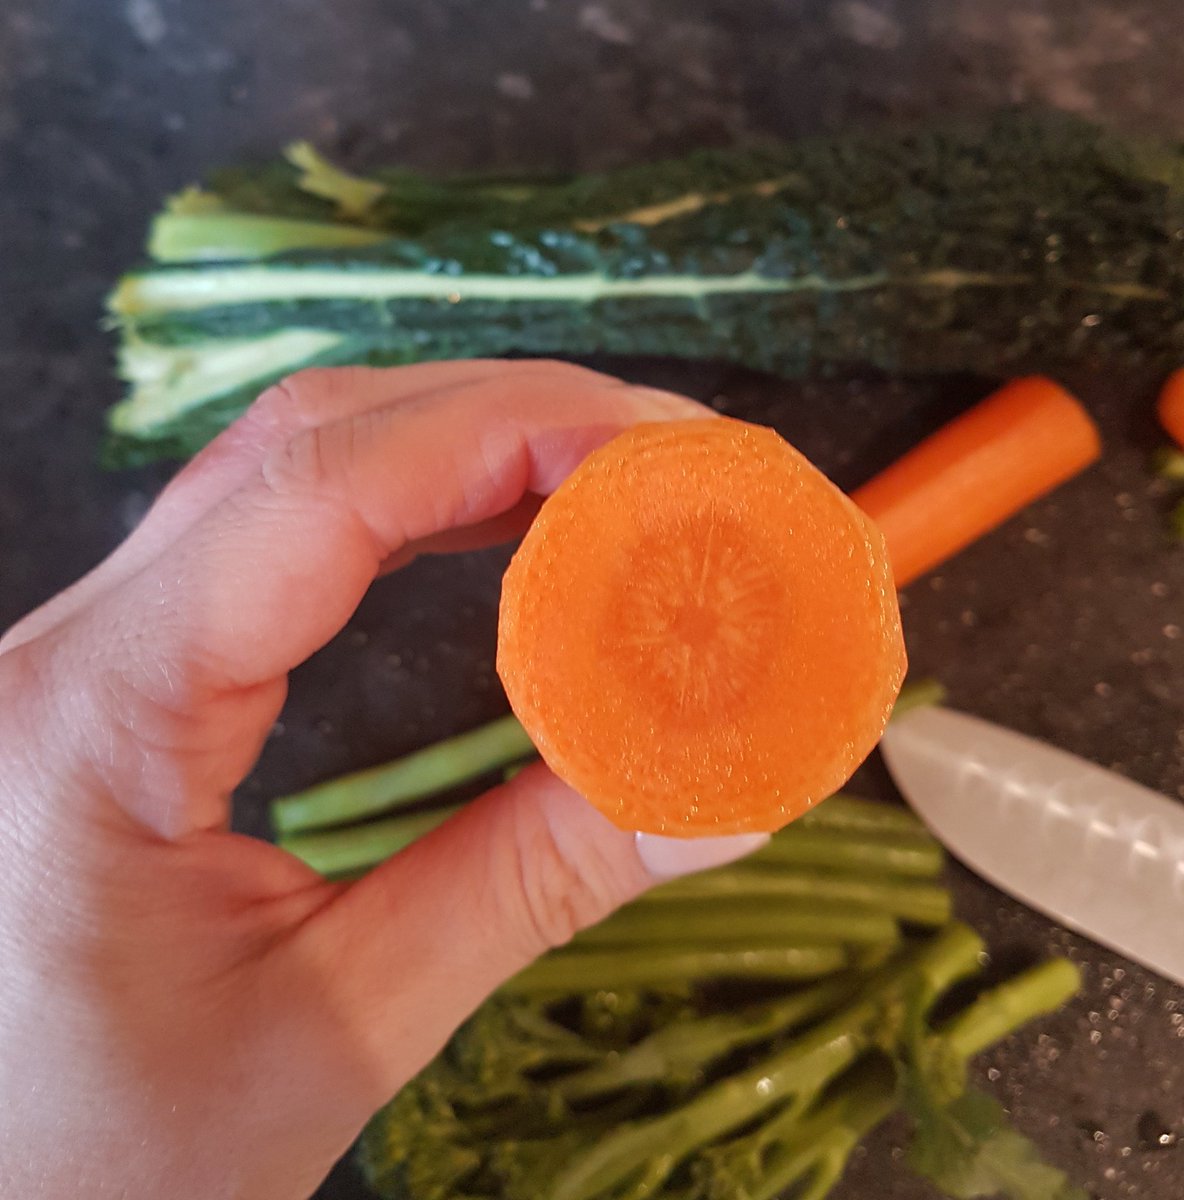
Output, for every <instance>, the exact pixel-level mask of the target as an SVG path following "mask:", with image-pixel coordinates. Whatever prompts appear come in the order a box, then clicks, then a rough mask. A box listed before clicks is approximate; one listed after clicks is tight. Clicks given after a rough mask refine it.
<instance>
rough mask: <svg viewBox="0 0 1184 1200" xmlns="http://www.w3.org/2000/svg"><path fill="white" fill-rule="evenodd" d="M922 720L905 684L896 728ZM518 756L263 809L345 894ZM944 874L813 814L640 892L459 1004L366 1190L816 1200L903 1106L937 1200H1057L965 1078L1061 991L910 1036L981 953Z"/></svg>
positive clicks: (374, 773)
mask: <svg viewBox="0 0 1184 1200" xmlns="http://www.w3.org/2000/svg"><path fill="white" fill-rule="evenodd" d="M935 699H940V693H939V689H936V688H935V687H934V686H932V685H930V684H927V683H924V682H923V683H922V684H920V685H917V684H910V685H909V686H908V687H907V688H906V690H905V692H904V693H902V698H901V701H900V702H899V704H898V707H899V708H902V709H907V708H908V707H910V706H914V707H915V705H916V704H918V703H926V702H932V701H933V700H935ZM529 748H530V747H529V743H528V742H526V741H525V740H524V735H523V734H522V733H521V729H520V727H518V726H517V725H516V723H515V722H514V721H513V719H512V718H503V719H502V720H500V721H497V722H494V723H492V724H491V725H488V726H485V727H483V728H482V729H479V730H476V731H473V732H472V733H470V734H466V735H462V736H461V737H460V738H454V739H450V740H449V741H447V742H443V743H439V744H438V745H436V746H433V747H429V748H428V749H427V750H425V751H421V752H419V753H417V754H415V755H411V756H409V757H408V758H406V759H402V760H399V761H398V762H396V763H394V764H390V765H388V766H384V767H378V768H375V769H373V770H371V771H369V772H363V773H360V774H357V775H354V776H347V777H346V778H345V779H344V780H340V781H329V783H327V784H325V785H322V786H321V787H319V788H317V789H314V790H313V791H311V792H307V793H301V794H299V795H297V796H295V797H288V798H285V799H284V800H283V801H282V802H281V805H282V806H281V808H280V809H279V812H280V813H281V814H282V815H281V816H280V819H279V823H280V824H281V825H282V826H283V827H285V828H288V829H298V830H300V832H295V833H289V834H287V835H285V837H284V838H283V839H282V842H283V844H285V845H287V846H288V847H289V848H290V849H293V850H294V851H295V852H297V853H300V854H302V856H303V857H305V858H306V859H307V860H308V861H310V862H313V863H314V865H317V866H318V867H319V868H320V869H321V870H324V871H327V872H330V873H341V872H343V871H346V870H351V871H356V870H364V869H366V868H367V867H369V866H372V865H374V864H375V863H377V862H378V861H381V859H382V858H383V857H385V856H386V855H387V854H388V853H392V852H394V851H396V850H398V849H399V848H401V847H402V846H403V845H405V844H407V842H409V841H411V840H413V839H414V838H415V837H417V836H420V835H421V834H422V833H424V832H426V830H427V829H428V828H430V827H431V826H432V825H433V824H434V823H436V822H438V821H439V820H441V819H443V817H444V816H445V815H447V814H448V813H449V812H450V811H452V808H451V806H448V805H447V801H446V800H445V801H443V802H442V801H441V799H440V796H441V793H442V792H443V791H444V790H445V789H447V788H449V787H451V786H453V785H455V784H459V783H463V782H465V781H467V780H469V779H471V778H474V777H477V776H479V775H481V774H483V773H486V772H489V771H490V770H496V769H497V768H498V767H499V766H500V765H501V764H503V763H507V762H511V761H513V760H514V759H516V758H519V757H520V756H521V755H522V754H524V753H525V752H526V751H528V750H529ZM425 806H430V807H425ZM392 810H393V812H394V815H391V816H387V817H384V818H382V819H380V820H377V821H370V822H368V823H363V824H352V825H345V826H344V827H334V826H333V822H335V821H350V820H353V819H354V818H356V817H358V816H367V815H372V814H373V813H375V812H384V811H392ZM795 843H797V845H798V849H796V850H795V849H793V846H794V844H795ZM787 847H788V849H787ZM941 868H942V857H941V854H940V851H939V850H938V847H937V844H936V843H935V842H934V841H933V839H932V838H931V837H930V835H929V834H928V833H927V832H926V831H925V830H924V828H923V827H922V825H921V823H920V822H919V821H918V820H917V818H916V817H915V816H914V815H913V814H912V813H910V812H909V811H908V810H907V809H902V808H896V807H894V806H890V805H884V804H877V803H873V802H870V801H866V800H859V799H857V798H855V797H851V796H836V797H833V798H832V799H830V800H828V801H826V802H825V803H823V804H821V805H819V806H818V807H817V808H816V809H814V810H813V811H812V812H810V813H809V814H807V815H806V816H805V817H803V818H801V819H800V820H799V821H797V822H795V823H794V824H793V825H791V826H790V827H788V828H787V829H785V830H782V831H781V832H780V833H778V834H776V835H775V837H774V838H773V840H772V842H771V843H770V845H769V846H768V847H766V848H765V849H764V850H763V851H761V852H759V853H758V854H757V855H755V856H753V857H752V858H751V859H749V860H747V861H745V862H742V863H735V864H731V865H729V866H726V867H721V868H718V869H716V870H714V871H709V872H705V873H703V874H700V875H697V876H692V877H690V878H687V879H680V880H675V881H673V882H671V883H669V884H666V885H664V886H662V887H660V888H657V889H655V890H654V891H652V892H650V893H649V894H647V895H646V896H643V897H641V898H640V899H638V900H636V901H635V902H634V903H633V904H631V905H629V906H627V907H626V908H624V909H622V910H621V911H620V912H618V913H617V914H615V915H613V916H611V917H609V918H608V919H607V920H605V921H603V922H602V923H601V924H600V925H598V926H595V927H593V928H592V929H589V930H585V931H584V932H583V933H580V934H577V935H576V937H575V938H573V939H572V941H571V942H570V943H569V944H568V945H567V946H564V947H561V948H559V949H556V950H554V951H552V952H551V953H550V954H547V955H546V956H544V957H543V958H542V959H541V960H539V961H538V962H536V963H535V964H533V965H532V966H530V967H528V968H527V969H525V970H524V971H522V972H520V973H519V974H518V975H517V976H516V977H515V978H513V979H511V980H510V981H509V982H508V983H507V984H506V985H505V986H504V987H503V988H502V989H501V990H500V991H499V992H498V994H497V995H495V996H493V997H492V998H490V999H489V1000H488V1001H487V1002H486V1003H485V1004H484V1005H482V1006H481V1008H479V1009H478V1010H477V1012H476V1013H474V1015H473V1016H472V1017H471V1018H470V1020H469V1021H467V1022H466V1023H465V1024H464V1025H463V1026H462V1027H461V1029H459V1030H458V1031H457V1033H456V1034H455V1035H454V1036H453V1038H452V1039H451V1040H450V1042H449V1043H448V1045H447V1047H446V1048H445V1050H444V1051H443V1053H442V1054H441V1055H440V1056H439V1057H438V1058H437V1059H436V1060H435V1061H434V1062H433V1063H432V1064H431V1065H429V1066H428V1068H427V1069H426V1070H425V1071H424V1072H422V1073H421V1075H420V1076H419V1077H418V1078H417V1079H416V1080H415V1081H413V1082H412V1083H411V1084H410V1085H409V1086H408V1087H406V1088H404V1089H403V1091H402V1092H400V1094H399V1095H398V1096H396V1097H395V1098H394V1100H392V1101H391V1103H390V1104H389V1105H388V1106H387V1107H386V1108H385V1109H384V1110H383V1111H382V1112H380V1113H379V1114H378V1115H377V1116H376V1117H375V1118H374V1120H373V1121H372V1122H371V1123H370V1125H369V1126H368V1128H367V1129H366V1131H365V1133H364V1135H363V1137H362V1139H361V1141H360V1143H359V1146H358V1161H359V1163H360V1165H361V1166H362V1169H363V1171H364V1172H365V1174H366V1177H367V1178H368V1179H369V1181H370V1182H371V1184H372V1186H373V1187H374V1188H375V1189H376V1190H377V1191H378V1192H379V1194H380V1195H382V1196H384V1197H390V1198H391V1200H445V1198H447V1200H495V1198H496V1200H775V1197H777V1196H780V1195H782V1194H783V1193H784V1192H785V1191H786V1189H794V1190H793V1193H792V1194H793V1196H794V1200H823V1198H824V1197H825V1196H826V1195H827V1194H828V1192H829V1191H830V1189H831V1188H832V1187H833V1186H834V1184H835V1182H836V1181H837V1180H838V1179H839V1177H840V1176H841V1175H842V1173H843V1171H844V1169H845V1167H846V1163H847V1160H848V1159H849V1157H850V1155H851V1152H852V1151H853V1150H854V1148H855V1147H856V1145H858V1143H859V1141H860V1139H861V1138H863V1137H864V1135H865V1134H867V1133H868V1132H869V1131H870V1130H871V1129H872V1128H873V1127H874V1126H875V1125H877V1124H878V1123H879V1122H880V1121H881V1120H883V1119H884V1118H885V1117H886V1116H888V1115H889V1114H890V1113H892V1112H895V1111H897V1110H898V1109H899V1108H900V1107H901V1105H902V1103H904V1105H905V1107H906V1108H907V1109H908V1111H909V1112H910V1113H911V1114H912V1115H913V1118H914V1121H915V1123H916V1128H917V1134H916V1137H915V1139H914V1145H913V1158H914V1161H915V1165H916V1167H917V1169H918V1170H920V1171H921V1172H922V1173H923V1174H926V1175H928V1176H929V1177H930V1178H931V1179H933V1180H935V1181H936V1182H937V1183H938V1184H939V1185H940V1186H943V1187H946V1188H947V1189H949V1190H950V1192H951V1194H952V1195H954V1196H956V1197H959V1198H960V1197H963V1196H966V1197H970V1196H975V1195H979V1194H980V1192H981V1190H982V1189H983V1188H994V1189H1002V1190H1003V1192H1004V1193H1005V1194H1007V1195H1009V1196H1011V1197H1012V1198H1013V1200H1032V1198H1033V1197H1035V1196H1037V1195H1045V1194H1047V1196H1048V1197H1049V1198H1050V1200H1078V1195H1077V1193H1075V1192H1073V1191H1072V1190H1071V1189H1069V1188H1068V1185H1067V1184H1065V1183H1064V1179H1063V1176H1062V1175H1061V1174H1060V1173H1059V1172H1057V1171H1055V1170H1054V1169H1053V1168H1051V1167H1048V1166H1045V1165H1044V1164H1043V1163H1041V1161H1040V1160H1039V1158H1038V1156H1037V1155H1036V1153H1035V1150H1034V1149H1033V1148H1032V1147H1031V1146H1030V1144H1028V1143H1027V1142H1026V1141H1024V1139H1023V1138H1021V1137H1020V1136H1019V1135H1018V1134H1015V1133H1013V1132H1012V1131H1010V1130H1009V1129H1008V1128H1007V1126H1006V1125H1005V1124H1003V1123H1001V1122H1000V1121H999V1119H998V1118H999V1116H1000V1113H999V1112H998V1111H997V1110H995V1109H992V1108H991V1107H990V1104H989V1102H987V1101H986V1098H985V1097H977V1096H976V1095H975V1094H973V1093H971V1092H968V1091H967V1088H966V1074H967V1063H968V1062H969V1061H970V1059H971V1058H972V1057H973V1056H974V1055H975V1054H977V1053H978V1052H979V1051H980V1050H982V1049H984V1048H986V1047H987V1046H989V1045H990V1044H992V1043H993V1042H994V1041H996V1040H997V1039H999V1038H1001V1037H1004V1036H1006V1035H1007V1034H1008V1033H1009V1032H1010V1031H1011V1030H1013V1029H1015V1028H1017V1027H1019V1026H1020V1025H1022V1024H1023V1023H1024V1022H1025V1021H1027V1020H1029V1019H1031V1018H1032V1017H1033V1016H1036V1015H1039V1014H1040V1013H1043V1012H1047V1011H1049V1010H1050V1009H1052V1008H1053V1007H1055V1006H1056V1005H1057V1004H1059V1003H1061V1002H1062V1001H1063V1000H1064V999H1066V998H1067V997H1068V996H1069V995H1071V994H1072V992H1073V990H1074V989H1075V987H1076V985H1077V974H1076V971H1075V969H1074V968H1073V967H1071V966H1070V965H1069V964H1067V963H1063V962H1052V963H1047V964H1044V965H1042V966H1040V967H1037V968H1035V969H1033V970H1031V971H1028V972H1026V973H1024V974H1022V975H1020V976H1018V977H1017V978H1015V979H1013V980H1010V981H1008V982H1007V983H1004V984H1003V985H1001V986H999V987H996V988H994V989H993V990H990V991H988V992H985V993H984V994H982V995H980V996H979V997H978V998H977V999H976V1000H975V1001H974V1002H973V1003H972V1004H970V1005H969V1006H968V1007H966V1008H964V1009H962V1010H961V1011H960V1012H959V1013H957V1014H956V1015H955V1016H954V1017H953V1018H951V1019H950V1020H948V1021H947V1022H946V1023H945V1024H944V1025H942V1026H941V1027H940V1028H937V1029H933V1028H931V1027H930V1024H929V1014H930V1012H931V1011H932V1010H933V1008H934V1005H935V1004H936V1002H937V1001H938V1000H939V999H941V998H942V997H943V996H944V995H945V994H946V993H947V992H948V991H949V989H950V988H951V987H952V985H954V984H955V983H957V982H958V981H959V980H962V979H965V978H967V977H969V976H972V975H973V974H974V973H975V972H977V970H978V969H979V964H980V961H981V955H982V949H983V946H982V942H981V941H980V939H979V938H978V937H977V936H976V935H975V934H974V933H973V932H972V931H971V930H969V929H967V928H966V927H965V926H962V925H958V924H956V923H949V913H950V897H949V894H948V892H947V891H946V890H945V889H944V888H942V887H941V886H940V885H939V884H938V883H937V882H935V877H936V876H937V875H938V873H939V872H940V871H941ZM901 920H903V921H908V922H910V923H912V926H913V932H912V933H911V934H909V935H907V936H906V935H905V934H904V933H902V930H901V929H900V928H899V926H898V921H901ZM918 927H921V928H924V929H925V932H924V933H923V934H920V935H918V934H917V932H916V929H917V928H918ZM1041 1187H1045V1188H1046V1189H1047V1191H1046V1193H1042V1192H1040V1191H1039V1189H1040V1188H1041ZM1057 1188H1060V1189H1062V1190H1060V1191H1057V1190H1054V1189H1057ZM975 1189H978V1190H975Z"/></svg>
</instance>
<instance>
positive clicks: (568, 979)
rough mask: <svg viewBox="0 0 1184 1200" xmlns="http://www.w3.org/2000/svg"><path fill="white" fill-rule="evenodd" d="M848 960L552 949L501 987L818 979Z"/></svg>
mask: <svg viewBox="0 0 1184 1200" xmlns="http://www.w3.org/2000/svg"><path fill="white" fill-rule="evenodd" d="M851 962H852V955H851V954H850V953H849V952H848V950H847V949H846V947H844V946H839V945H832V946H824V945H809V946H793V945H782V946H769V945H768V944H760V945H753V946H729V947H727V948H726V949H700V948H696V949H683V948H682V947H675V948H673V949H672V948H670V947H665V946H643V947H635V948H633V949H626V950H622V949H604V950H557V951H553V952H552V953H551V954H548V955H547V956H546V957H545V958H541V959H539V961H538V962H536V963H534V964H533V965H532V966H529V967H527V968H526V970H524V971H522V972H520V973H519V974H518V975H515V976H514V977H513V979H511V980H509V981H508V982H507V983H505V984H503V988H504V989H505V990H506V991H509V992H534V993H539V992H595V991H601V990H604V989H615V988H623V987H660V986H662V985H664V984H670V983H686V982H688V981H694V980H704V979H789V980H796V979H820V978H822V977H823V976H824V975H831V974H833V973H834V972H836V971H841V970H842V969H843V968H844V967H847V966H849V965H850V964H851Z"/></svg>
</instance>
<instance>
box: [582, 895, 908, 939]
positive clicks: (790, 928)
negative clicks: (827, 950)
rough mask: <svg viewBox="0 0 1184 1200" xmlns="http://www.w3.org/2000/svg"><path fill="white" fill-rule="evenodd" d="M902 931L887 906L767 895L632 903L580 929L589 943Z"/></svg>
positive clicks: (887, 935) (882, 935) (870, 935)
mask: <svg viewBox="0 0 1184 1200" xmlns="http://www.w3.org/2000/svg"><path fill="white" fill-rule="evenodd" d="M898 936H899V930H898V929H897V925H896V922H895V921H894V920H893V919H892V918H891V917H890V916H889V915H888V914H887V913H884V912H875V911H872V910H871V909H868V908H865V907H862V906H859V905H851V904H838V903H832V904H829V905H826V906H822V905H819V904H817V903H814V902H813V901H809V900H806V901H802V900H793V899H787V900H783V901H782V902H780V903H778V904H770V903H769V902H768V899H767V898H766V897H763V896H721V897H718V898H711V899H706V900H700V899H689V898H688V899H685V900H683V901H682V903H680V904H631V905H629V906H628V907H626V908H623V909H621V910H620V911H619V912H617V913H614V914H613V915H612V916H611V917H609V918H608V919H607V920H605V921H601V922H600V924H599V925H593V926H592V927H591V928H590V929H585V930H584V931H583V932H582V933H579V934H577V935H576V938H575V940H574V941H573V943H572V949H573V950H574V949H576V948H580V947H584V946H634V945H685V944H686V943H688V942H692V943H695V944H703V943H715V944H719V943H723V944H728V945H733V944H736V943H748V944H754V945H760V944H761V943H765V944H768V945H778V944H781V943H785V942H790V943H794V942H797V943H810V942H846V943H856V944H863V943H868V942H870V943H872V944H876V943H881V942H891V941H894V940H895V939H896V938H897V937H898Z"/></svg>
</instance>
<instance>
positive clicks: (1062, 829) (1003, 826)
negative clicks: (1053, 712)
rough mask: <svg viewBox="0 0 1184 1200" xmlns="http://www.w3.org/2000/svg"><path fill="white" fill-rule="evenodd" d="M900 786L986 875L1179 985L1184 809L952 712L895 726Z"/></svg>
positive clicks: (1183, 968)
mask: <svg viewBox="0 0 1184 1200" xmlns="http://www.w3.org/2000/svg"><path fill="white" fill-rule="evenodd" d="M880 747H881V750H882V752H883V755H884V759H885V761H886V762H887V764H888V769H889V771H890V772H891V774H892V777H893V779H894V780H895V781H896V785H897V787H899V788H900V790H901V792H903V793H904V795H905V797H906V799H907V800H908V802H909V803H910V805H912V807H913V808H914V809H915V810H916V811H917V813H918V814H919V815H920V817H921V819H922V820H923V821H924V822H925V824H926V825H928V826H929V828H930V829H931V830H932V831H933V833H934V834H935V835H936V836H937V838H938V839H939V840H940V841H941V842H943V843H944V844H945V846H946V847H947V849H948V850H949V851H950V852H951V853H952V854H953V855H954V856H955V857H957V858H959V859H961V860H962V862H964V863H965V864H966V865H967V866H968V867H970V868H971V870H973V871H976V872H977V873H978V874H979V875H981V876H982V877H983V878H984V879H987V880H989V881H990V882H991V883H993V884H995V885H996V886H997V887H999V888H1001V889H1003V890H1004V891H1005V892H1009V893H1010V894H1011V895H1013V896H1015V897H1016V898H1017V899H1019V900H1022V901H1024V903H1025V904H1028V905H1030V906H1031V907H1032V908H1035V909H1038V910H1039V911H1040V912H1043V913H1045V914H1046V915H1048V916H1050V917H1052V918H1053V919H1054V920H1056V921H1059V922H1060V923H1061V924H1062V925H1065V926H1067V927H1068V928H1070V929H1073V930H1076V931H1077V932H1078V933H1082V934H1085V936H1086V937H1089V938H1092V939H1093V940H1094V941H1096V942H1100V943H1101V944H1102V945H1104V946H1108V947H1109V948H1110V949H1112V950H1117V951H1118V952H1119V953H1120V954H1123V955H1125V956H1126V957H1127V958H1130V959H1133V960H1134V961H1135V962H1139V963H1142V964H1143V965H1144V966H1147V967H1150V968H1151V969H1152V970H1153V971H1157V972H1159V973H1160V974H1161V975H1165V976H1166V977H1167V978H1169V979H1171V980H1174V981H1175V982H1176V983H1184V804H1181V803H1179V802H1177V801H1174V800H1169V799H1168V798H1167V797H1166V796H1161V795H1159V794H1158V793H1157V792H1153V791H1151V790H1150V789H1148V788H1145V787H1140V786H1139V784H1137V783H1132V782H1131V781H1130V780H1129V779H1124V778H1123V777H1122V776H1121V775H1116V774H1114V772H1112V771H1107V770H1104V769H1103V768H1102V767H1099V766H1096V765H1095V764H1094V763H1090V762H1086V761H1085V760H1084V759H1081V758H1078V757H1076V756H1075V755H1073V754H1069V753H1067V752H1066V751H1064V750H1058V749H1056V748H1055V747H1053V746H1048V745H1045V744H1044V743H1043V742H1038V741H1036V740H1034V739H1033V738H1029V737H1024V736H1023V735H1021V734H1018V733H1014V732H1012V731H1011V730H1009V729H1003V728H1001V727H1000V726H998V725H992V724H991V723H990V722H989V721H983V720H980V719H979V718H977V717H971V716H967V715H966V714H965V713H960V712H954V711H952V710H950V709H946V708H936V707H934V708H925V709H919V710H916V711H914V712H911V713H908V714H907V715H904V716H902V717H900V718H898V719H897V720H895V721H893V722H892V723H891V724H890V725H889V727H888V731H887V732H886V733H885V734H884V738H883V741H882V742H881V743H880Z"/></svg>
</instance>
